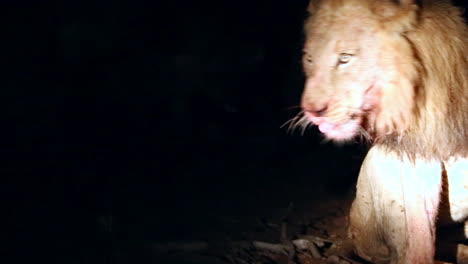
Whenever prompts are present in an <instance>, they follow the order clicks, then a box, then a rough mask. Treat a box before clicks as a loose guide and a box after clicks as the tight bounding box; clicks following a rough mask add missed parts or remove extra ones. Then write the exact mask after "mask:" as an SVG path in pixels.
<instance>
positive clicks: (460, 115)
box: [382, 1, 468, 161]
mask: <svg viewBox="0 0 468 264" xmlns="http://www.w3.org/2000/svg"><path fill="white" fill-rule="evenodd" d="M415 12H418V20H417V22H416V23H415V24H414V25H413V27H412V28H411V29H410V30H409V31H408V32H407V33H406V38H407V40H408V42H409V43H410V44H411V46H412V47H413V49H414V53H415V59H416V60H417V61H418V62H419V66H420V67H419V81H420V82H419V83H420V85H419V86H418V87H415V98H414V100H415V107H414V111H413V114H414V118H413V119H412V120H413V123H412V124H411V125H410V127H409V128H408V130H407V131H405V132H402V133H401V134H392V135H389V136H387V137H385V138H384V139H383V140H382V143H383V144H384V145H386V146H387V147H389V148H391V149H394V150H396V151H398V152H400V153H401V152H404V153H407V154H408V155H410V156H411V157H415V156H420V157H423V158H425V159H437V160H441V161H444V160H447V159H448V157H450V156H462V157H466V156H468V30H467V27H466V24H465V22H464V21H463V19H462V18H461V17H462V16H461V12H460V11H459V10H458V9H457V8H455V7H453V6H452V5H451V4H450V3H448V2H444V1H422V5H421V6H419V9H418V11H415Z"/></svg>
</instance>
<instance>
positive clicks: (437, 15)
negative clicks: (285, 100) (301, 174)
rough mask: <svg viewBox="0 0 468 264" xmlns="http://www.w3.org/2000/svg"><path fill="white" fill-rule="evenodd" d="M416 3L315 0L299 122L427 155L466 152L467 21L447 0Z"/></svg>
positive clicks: (336, 136) (334, 135) (335, 136)
mask: <svg viewBox="0 0 468 264" xmlns="http://www.w3.org/2000/svg"><path fill="white" fill-rule="evenodd" d="M415 2H416V1H411V0H400V1H394V0H312V2H311V4H310V5H309V9H308V11H309V13H310V16H309V17H308V18H307V20H306V23H305V37H306V39H305V44H304V55H303V68H304V73H305V76H306V82H305V88H304V92H303V96H302V103H301V107H302V110H303V111H302V112H303V114H304V117H303V118H302V119H300V121H299V122H298V125H301V124H302V125H304V126H307V125H308V124H310V123H313V124H315V125H317V126H318V127H319V130H320V131H321V132H322V133H323V134H324V135H325V136H326V137H327V138H328V139H331V140H334V141H347V140H350V139H352V138H354V137H355V136H357V135H364V136H366V138H368V139H370V140H372V141H373V142H380V143H382V142H383V143H386V144H387V145H389V146H396V147H395V148H398V149H399V150H402V151H403V152H406V153H409V154H411V155H413V154H415V155H419V154H420V155H422V156H424V157H428V158H431V157H435V158H441V157H447V156H450V155H454V154H456V153H458V154H460V153H463V155H466V154H467V152H468V151H467V149H468V146H467V145H468V143H467V142H468V140H466V139H467V137H468V110H467V109H468V108H467V104H468V70H467V69H468V54H467V52H468V51H467V50H468V49H467V48H468V46H467V41H468V37H467V30H466V25H465V23H464V21H463V19H462V18H461V17H462V16H460V12H459V10H458V9H457V8H455V7H453V6H451V5H450V3H449V2H450V1H417V3H418V4H416V3H415ZM440 146H444V148H443V149H441V148H440Z"/></svg>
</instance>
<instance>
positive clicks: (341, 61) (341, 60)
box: [338, 53, 353, 64]
mask: <svg viewBox="0 0 468 264" xmlns="http://www.w3.org/2000/svg"><path fill="white" fill-rule="evenodd" d="M352 56H353V55H351V54H349V53H341V54H340V56H339V57H338V64H346V63H348V62H349V61H350V60H351V57H352Z"/></svg>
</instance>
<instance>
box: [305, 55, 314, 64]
mask: <svg viewBox="0 0 468 264" xmlns="http://www.w3.org/2000/svg"><path fill="white" fill-rule="evenodd" d="M302 58H303V60H304V62H305V63H307V64H312V63H314V61H313V60H312V56H310V55H309V54H306V53H304V55H303V57H302Z"/></svg>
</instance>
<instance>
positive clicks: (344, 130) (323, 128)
mask: <svg viewBox="0 0 468 264" xmlns="http://www.w3.org/2000/svg"><path fill="white" fill-rule="evenodd" d="M359 127H360V123H359V121H357V120H349V121H347V122H345V123H340V124H331V123H328V122H322V123H321V124H319V125H318V128H319V130H320V132H322V133H323V134H324V135H325V137H326V138H327V139H330V140H333V141H337V142H343V141H349V140H352V139H353V138H355V137H356V135H357V134H358V133H359Z"/></svg>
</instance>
